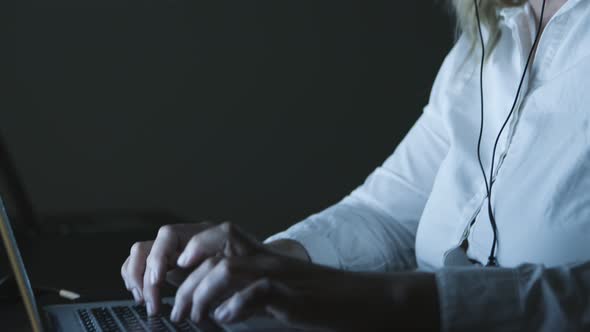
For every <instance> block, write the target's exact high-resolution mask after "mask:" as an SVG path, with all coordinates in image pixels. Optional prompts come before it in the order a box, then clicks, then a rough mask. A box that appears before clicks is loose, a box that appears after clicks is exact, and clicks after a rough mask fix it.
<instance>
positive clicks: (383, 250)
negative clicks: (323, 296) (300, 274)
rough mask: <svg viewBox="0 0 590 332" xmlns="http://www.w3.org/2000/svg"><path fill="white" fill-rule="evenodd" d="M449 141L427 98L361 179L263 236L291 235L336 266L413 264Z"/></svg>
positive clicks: (317, 257)
mask: <svg viewBox="0 0 590 332" xmlns="http://www.w3.org/2000/svg"><path fill="white" fill-rule="evenodd" d="M431 101H432V95H431ZM448 145H449V143H448V139H447V133H446V132H445V127H444V125H443V120H442V116H441V114H440V112H439V110H438V109H437V108H436V106H435V103H432V102H431V103H430V104H429V105H428V106H426V108H425V109H424V112H423V114H422V115H421V116H420V118H419V119H418V120H417V122H416V123H415V124H414V126H413V127H412V128H411V129H410V131H409V133H408V134H407V135H406V136H405V138H404V139H403V140H402V142H401V143H400V144H399V146H398V147H397V148H396V150H395V151H394V153H393V154H392V155H391V156H390V157H389V158H388V159H387V160H386V161H385V162H384V163H383V165H381V166H380V167H378V168H377V169H376V170H375V171H374V172H373V173H372V174H370V176H369V177H368V178H367V179H366V181H365V182H364V184H362V185H361V186H360V187H358V188H357V189H356V190H354V191H353V192H352V193H351V194H350V195H348V196H347V197H345V198H344V199H343V200H342V201H340V202H339V203H337V204H335V205H333V206H331V207H329V208H328V209H326V210H324V211H322V212H320V213H317V214H315V215H312V216H310V217H309V218H307V219H305V220H303V221H302V222H299V223H297V224H295V225H294V226H292V227H290V228H289V229H288V230H286V231H284V232H282V233H279V234H276V235H274V236H271V237H270V238H268V239H267V240H266V241H265V242H270V241H274V240H278V239H292V240H295V241H297V242H299V243H301V244H302V245H303V246H304V247H305V249H306V250H307V252H308V254H309V256H310V258H311V260H312V261H313V262H314V263H317V264H322V265H327V266H332V267H336V268H340V269H346V270H357V271H358V270H363V271H391V270H400V269H410V268H415V267H416V258H415V252H414V248H415V245H414V243H415V235H416V230H417V226H418V221H419V219H420V216H421V214H422V210H423V208H424V205H425V203H426V200H427V198H428V196H429V194H430V191H431V188H432V185H433V181H434V178H435V175H436V173H437V171H438V168H439V166H440V163H441V161H442V159H443V158H444V156H445V155H446V153H447V150H448Z"/></svg>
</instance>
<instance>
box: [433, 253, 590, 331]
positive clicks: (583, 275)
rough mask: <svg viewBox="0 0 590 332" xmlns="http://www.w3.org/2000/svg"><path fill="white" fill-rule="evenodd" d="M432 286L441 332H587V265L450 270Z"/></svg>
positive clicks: (440, 273)
mask: <svg viewBox="0 0 590 332" xmlns="http://www.w3.org/2000/svg"><path fill="white" fill-rule="evenodd" d="M436 281H437V286H438V289H439V298H440V309H441V324H442V330H443V331H589V330H590V262H586V263H580V264H574V265H567V266H559V267H552V268H547V267H545V266H543V265H534V264H525V265H521V266H519V267H517V268H470V267H450V268H443V269H441V270H439V271H437V272H436ZM482 313H485V314H482Z"/></svg>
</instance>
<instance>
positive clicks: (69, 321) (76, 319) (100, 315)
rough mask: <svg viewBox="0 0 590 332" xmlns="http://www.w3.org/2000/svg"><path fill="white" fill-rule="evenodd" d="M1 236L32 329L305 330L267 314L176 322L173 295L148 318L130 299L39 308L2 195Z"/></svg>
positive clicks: (93, 331)
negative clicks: (235, 320)
mask: <svg viewBox="0 0 590 332" xmlns="http://www.w3.org/2000/svg"><path fill="white" fill-rule="evenodd" d="M0 235H1V236H2V242H3V243H4V247H5V249H6V253H7V256H8V259H9V262H10V266H11V269H12V271H13V273H14V278H15V280H16V283H17V286H18V289H19V293H20V295H21V297H22V300H23V304H24V306H25V310H26V313H27V316H28V319H29V321H30V323H31V328H32V330H33V332H41V331H67V332H70V331H73V332H78V331H80V332H82V331H84V332H118V331H120V332H135V331H158V332H159V331H178V332H188V331H200V332H209V331H211V332H234V331H235V332H238V331H245V332H249V331H266V332H270V331H277V332H278V331H293V332H295V331H303V330H301V329H298V328H295V327H292V326H289V325H286V324H284V323H282V322H280V321H278V320H275V319H272V318H270V317H266V316H255V317H252V318H250V319H248V320H246V321H244V322H241V323H237V324H231V325H221V324H218V323H216V322H215V321H213V320H212V319H208V320H205V321H203V322H201V323H198V324H196V323H194V322H192V321H190V320H185V321H183V322H180V323H174V322H172V321H171V320H170V318H169V317H170V311H171V309H172V305H173V304H174V298H172V297H167V298H164V299H163V301H162V302H163V305H162V307H163V310H162V314H161V315H159V316H156V317H148V316H147V313H146V309H145V307H144V306H143V305H137V304H135V302H134V301H131V300H123V301H106V302H89V303H73V304H59V305H50V306H45V307H39V306H38V305H37V301H36V299H35V296H34V293H33V290H32V287H31V283H30V281H29V277H28V274H27V270H26V268H25V265H24V262H23V259H22V257H21V254H20V250H19V248H18V245H17V242H16V239H15V236H14V232H13V230H12V226H11V224H10V219H9V217H8V214H7V213H6V208H5V206H4V202H3V200H2V198H1V197H0Z"/></svg>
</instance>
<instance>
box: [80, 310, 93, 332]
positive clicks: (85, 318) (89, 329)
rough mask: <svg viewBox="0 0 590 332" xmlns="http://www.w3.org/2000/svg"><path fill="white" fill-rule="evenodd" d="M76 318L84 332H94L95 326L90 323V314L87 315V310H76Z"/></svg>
mask: <svg viewBox="0 0 590 332" xmlns="http://www.w3.org/2000/svg"><path fill="white" fill-rule="evenodd" d="M77 313H78V318H80V322H82V326H83V327H84V330H85V331H86V332H96V326H94V323H93V322H92V319H91V318H90V314H88V310H86V309H78V310H77Z"/></svg>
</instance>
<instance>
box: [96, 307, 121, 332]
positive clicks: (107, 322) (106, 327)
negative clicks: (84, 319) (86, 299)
mask: <svg viewBox="0 0 590 332" xmlns="http://www.w3.org/2000/svg"><path fill="white" fill-rule="evenodd" d="M90 311H91V312H92V315H93V316H94V318H95V319H96V321H97V322H98V326H100V329H101V330H103V331H104V332H120V331H121V329H120V328H119V325H117V322H116V321H115V317H113V315H111V313H110V311H109V310H108V309H107V308H92V309H91V310H90Z"/></svg>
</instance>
